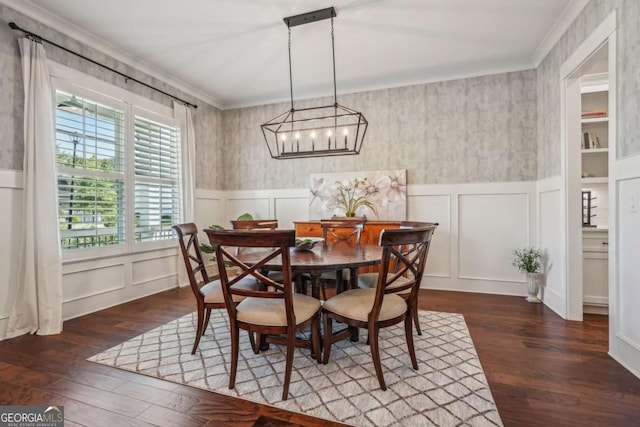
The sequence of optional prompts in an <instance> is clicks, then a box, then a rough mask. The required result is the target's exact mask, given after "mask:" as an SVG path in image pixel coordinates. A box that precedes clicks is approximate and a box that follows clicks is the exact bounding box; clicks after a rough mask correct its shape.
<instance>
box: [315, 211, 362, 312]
mask: <svg viewBox="0 0 640 427" xmlns="http://www.w3.org/2000/svg"><path fill="white" fill-rule="evenodd" d="M364 224H365V218H364V217H355V218H353V217H352V218H347V217H345V218H336V217H334V218H332V219H323V220H320V227H321V229H322V238H323V239H324V243H323V245H324V246H325V247H327V246H328V245H333V244H346V245H356V246H359V245H360V240H361V236H362V230H363V228H364ZM349 278H350V272H349V269H342V270H340V271H328V272H325V273H322V275H321V276H320V285H321V288H320V291H321V293H322V298H323V299H324V300H326V299H327V290H326V289H327V286H330V285H333V286H335V288H336V293H339V292H341V291H342V290H344V289H345V283H346V282H348V280H349Z"/></svg>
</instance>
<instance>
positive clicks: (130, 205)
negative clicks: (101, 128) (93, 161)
mask: <svg viewBox="0 0 640 427" xmlns="http://www.w3.org/2000/svg"><path fill="white" fill-rule="evenodd" d="M48 65H49V73H50V77H51V88H52V100H53V105H52V106H51V111H52V115H55V108H56V105H55V99H56V98H55V94H56V91H57V90H61V91H66V92H69V93H77V94H79V95H82V96H86V97H87V98H89V99H91V100H94V101H99V102H101V103H104V104H105V105H108V106H112V107H114V108H121V106H123V107H124V108H122V109H123V110H124V112H125V113H124V123H125V125H124V138H125V142H124V144H125V147H124V151H125V159H124V161H125V170H124V183H125V184H124V185H125V241H124V244H121V245H113V246H98V247H91V248H80V249H65V250H62V251H61V253H62V261H63V262H72V261H82V260H86V259H99V258H108V257H113V256H122V255H127V254H136V253H142V252H149V251H156V250H162V249H167V248H173V249H175V239H164V240H158V241H152V242H135V236H134V230H135V218H134V216H135V211H134V200H133V197H134V196H133V195H134V191H135V189H134V182H135V172H134V167H133V162H134V155H135V147H134V144H133V140H134V120H135V115H136V114H137V115H138V116H142V117H145V118H146V119H149V120H153V121H157V122H159V123H163V124H165V125H169V126H174V127H175V128H176V130H177V142H178V143H179V144H182V140H181V134H182V133H183V129H180V126H179V124H178V122H177V121H176V120H175V118H174V112H173V108H172V107H168V106H166V105H162V104H159V103H157V102H155V101H152V100H150V99H148V98H145V97H143V96H140V95H137V94H135V93H132V92H129V91H128V90H126V89H123V88H120V87H117V86H113V85H111V84H109V83H107V82H104V81H102V80H99V79H96V78H95V77H91V76H89V75H87V74H84V73H82V72H80V71H77V70H74V69H72V68H69V67H67V66H64V65H62V64H59V63H57V62H55V61H52V60H48ZM54 123H55V117H54ZM178 156H179V161H178V177H177V183H178V191H179V192H180V194H179V196H178V204H179V217H180V219H182V217H183V214H184V213H183V207H182V206H181V203H182V194H181V192H182V191H183V190H182V188H181V183H182V176H181V175H182V170H183V164H182V159H181V150H180V149H179V150H178ZM57 173H58V172H57V171H56V174H57ZM56 199H58V195H57V194H56ZM57 215H58V213H57V210H56V216H57ZM58 244H60V242H58Z"/></svg>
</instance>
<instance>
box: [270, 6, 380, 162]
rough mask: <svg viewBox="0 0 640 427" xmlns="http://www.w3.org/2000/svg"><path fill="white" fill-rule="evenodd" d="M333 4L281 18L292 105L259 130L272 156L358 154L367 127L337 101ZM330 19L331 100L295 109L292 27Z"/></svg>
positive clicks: (360, 116)
mask: <svg viewBox="0 0 640 427" xmlns="http://www.w3.org/2000/svg"><path fill="white" fill-rule="evenodd" d="M335 16H336V11H335V9H334V8H333V7H330V8H327V9H321V10H317V11H314V12H308V13H304V14H301V15H296V16H291V17H288V18H284V22H285V24H287V28H288V30H289V84H290V93H291V108H290V109H289V110H288V111H286V112H284V113H282V114H280V115H279V116H278V117H275V118H274V119H272V120H270V121H268V122H267V123H265V124H263V125H262V126H261V127H262V134H263V135H264V139H265V141H266V143H267V147H268V148H269V154H271V157H273V158H274V159H293V158H303V157H325V156H344V155H351V154H359V153H360V149H361V148H362V142H363V140H364V136H365V133H366V131H367V125H368V122H367V119H366V118H365V117H364V115H363V114H362V113H360V112H358V111H355V110H352V109H350V108H347V107H344V106H342V105H340V104H338V98H337V91H336V61H335V48H334V36H333V18H334V17H335ZM324 19H331V51H332V59H333V100H334V102H333V104H331V105H325V106H322V107H313V108H300V109H296V108H294V105H293V79H292V70H291V27H295V26H297V25H303V24H309V23H311V22H316V21H321V20H324Z"/></svg>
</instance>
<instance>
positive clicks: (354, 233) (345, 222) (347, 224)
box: [320, 218, 365, 245]
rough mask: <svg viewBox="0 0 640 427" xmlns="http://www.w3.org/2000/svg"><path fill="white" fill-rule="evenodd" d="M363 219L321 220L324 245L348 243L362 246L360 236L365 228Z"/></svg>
mask: <svg viewBox="0 0 640 427" xmlns="http://www.w3.org/2000/svg"><path fill="white" fill-rule="evenodd" d="M364 223H365V220H364V219H363V218H332V219H323V220H320V227H321V228H322V238H323V239H324V244H325V245H326V244H327V243H340V242H347V243H351V244H356V245H359V244H360V236H361V235H362V229H363V228H364Z"/></svg>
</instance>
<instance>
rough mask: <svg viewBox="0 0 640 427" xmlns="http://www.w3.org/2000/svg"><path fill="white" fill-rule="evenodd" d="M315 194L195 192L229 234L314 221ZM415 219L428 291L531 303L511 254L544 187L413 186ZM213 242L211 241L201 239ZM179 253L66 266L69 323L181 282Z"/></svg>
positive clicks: (5, 286) (11, 210) (8, 180)
mask: <svg viewBox="0 0 640 427" xmlns="http://www.w3.org/2000/svg"><path fill="white" fill-rule="evenodd" d="M21 192H22V190H21V173H20V172H18V171H0V214H1V217H2V219H3V223H5V224H11V225H12V227H10V233H9V235H8V236H7V241H8V245H4V246H3V247H2V248H1V249H0V266H1V271H0V280H1V283H2V286H1V287H0V301H2V305H0V339H1V338H3V337H4V333H5V329H6V321H7V316H8V312H9V304H10V300H11V297H12V291H13V289H14V286H13V284H14V282H15V281H14V280H13V278H12V277H13V275H14V274H15V272H14V266H15V265H16V263H17V260H16V253H17V251H18V237H19V230H20V229H19V227H20V218H21V215H20V205H21V201H20V199H21ZM308 204H309V192H308V189H306V188H301V189H285V190H255V191H254V190H252V191H211V190H197V191H196V223H197V225H198V227H199V229H203V228H205V227H208V226H209V225H211V224H219V225H222V226H224V227H225V228H229V227H230V224H229V219H231V218H236V217H237V216H238V215H239V214H241V213H244V212H248V213H251V214H252V215H253V216H254V217H255V218H260V219H268V218H276V219H278V221H279V223H280V227H281V228H286V227H293V224H292V222H293V221H294V220H307V219H308ZM407 207H408V219H409V220H416V221H417V220H423V221H434V222H438V223H439V224H440V226H439V227H438V230H437V231H436V234H435V236H434V241H433V246H432V249H431V252H430V253H429V259H428V264H427V271H426V278H425V280H424V283H423V286H424V287H425V288H430V289H447V290H459V291H471V292H484V293H495V294H509V295H525V294H526V285H525V282H524V277H523V276H522V275H521V274H519V273H518V272H517V271H516V270H515V269H514V267H512V266H511V251H512V250H513V249H515V248H517V247H524V246H532V245H535V244H536V242H535V236H536V235H537V233H536V225H535V219H536V183H535V182H513V183H486V184H453V185H414V186H411V185H410V186H408V189H407ZM200 238H201V241H204V242H206V241H207V240H206V239H207V237H206V234H204V233H201V235H200ZM177 255H178V250H177V245H176V248H169V249H161V250H154V251H148V252H138V253H135V254H129V255H121V256H112V257H103V258H97V259H89V260H82V261H66V262H64V263H63V270H62V271H63V301H64V302H63V316H64V319H71V318H74V317H78V316H81V315H84V314H86V313H90V312H94V311H98V310H100V309H103V308H106V307H110V306H113V305H117V304H120V303H123V302H126V301H129V300H133V299H136V298H140V297H143V296H145V295H149V294H153V293H156V292H160V291H163V290H166V289H171V288H173V287H175V286H176V285H177V284H178V275H177V272H178V270H177V269H178V268H180V269H181V268H183V267H182V260H181V259H179V258H178V256H177Z"/></svg>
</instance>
